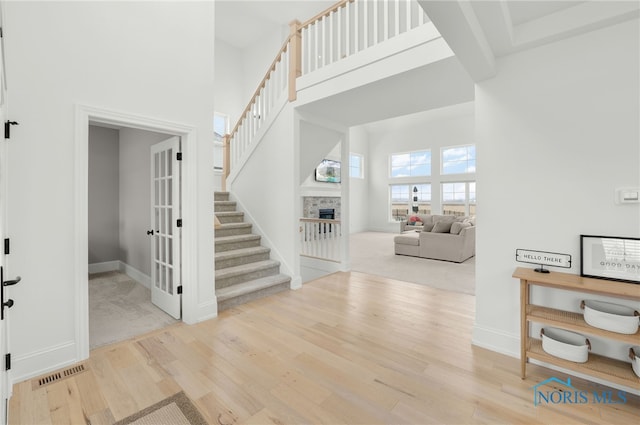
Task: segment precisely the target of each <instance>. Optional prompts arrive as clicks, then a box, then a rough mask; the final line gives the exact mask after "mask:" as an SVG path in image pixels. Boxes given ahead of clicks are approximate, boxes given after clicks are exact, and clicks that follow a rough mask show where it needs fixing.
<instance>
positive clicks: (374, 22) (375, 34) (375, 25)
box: [371, 1, 378, 46]
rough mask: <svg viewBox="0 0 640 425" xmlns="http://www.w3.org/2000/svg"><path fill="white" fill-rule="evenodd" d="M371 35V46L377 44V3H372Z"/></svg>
mask: <svg viewBox="0 0 640 425" xmlns="http://www.w3.org/2000/svg"><path fill="white" fill-rule="evenodd" d="M372 31H373V34H372V37H371V38H372V43H371V45H372V46H373V45H376V44H378V2H377V1H374V2H373V29H372Z"/></svg>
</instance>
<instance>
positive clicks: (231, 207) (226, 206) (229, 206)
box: [213, 202, 236, 212]
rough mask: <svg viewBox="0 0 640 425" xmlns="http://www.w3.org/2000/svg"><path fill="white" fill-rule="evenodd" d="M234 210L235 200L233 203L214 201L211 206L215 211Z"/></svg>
mask: <svg viewBox="0 0 640 425" xmlns="http://www.w3.org/2000/svg"><path fill="white" fill-rule="evenodd" d="M235 210H236V205H235V202H234V203H233V204H219V203H217V202H216V203H215V204H214V206H213V211H215V212H223V211H235Z"/></svg>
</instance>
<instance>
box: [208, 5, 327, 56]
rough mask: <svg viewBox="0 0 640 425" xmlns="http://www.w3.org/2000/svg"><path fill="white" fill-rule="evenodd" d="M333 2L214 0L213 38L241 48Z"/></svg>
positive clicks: (311, 14)
mask: <svg viewBox="0 0 640 425" xmlns="http://www.w3.org/2000/svg"><path fill="white" fill-rule="evenodd" d="M335 3H337V1H335V0H304V1H302V0H278V1H273V0H216V27H215V28H216V29H215V31H216V38H217V39H220V40H223V41H225V42H226V43H228V44H230V45H231V46H233V47H236V48H238V49H245V48H247V47H248V46H251V45H252V44H254V43H256V42H257V41H258V40H260V39H261V38H262V37H264V36H266V35H271V34H274V33H276V32H277V31H282V30H283V28H285V27H286V26H287V25H288V24H289V22H291V21H293V20H294V19H298V20H300V21H305V20H307V19H309V18H312V17H313V16H315V15H316V14H318V13H320V12H322V11H323V10H325V9H327V8H329V7H330V6H332V5H333V4H335ZM283 41H284V39H283ZM274 54H275V52H274Z"/></svg>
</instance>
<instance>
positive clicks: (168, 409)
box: [114, 391, 207, 425]
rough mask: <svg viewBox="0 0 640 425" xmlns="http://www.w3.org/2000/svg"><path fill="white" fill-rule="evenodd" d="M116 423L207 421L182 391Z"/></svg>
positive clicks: (189, 424) (195, 424) (193, 424)
mask: <svg viewBox="0 0 640 425" xmlns="http://www.w3.org/2000/svg"><path fill="white" fill-rule="evenodd" d="M114 425H207V421H206V420H205V419H204V418H203V417H202V415H201V414H200V412H199V411H198V409H197V408H196V406H194V405H193V403H191V400H189V397H187V396H186V395H185V393H184V392H183V391H180V392H179V393H177V394H175V395H172V396H171V397H169V398H166V399H164V400H162V401H160V402H158V403H156V404H154V405H153V406H150V407H147V408H146V409H144V410H141V411H139V412H138V413H134V414H133V415H131V416H129V417H128V418H124V419H123V420H121V421H118V422H116V423H115V424H114Z"/></svg>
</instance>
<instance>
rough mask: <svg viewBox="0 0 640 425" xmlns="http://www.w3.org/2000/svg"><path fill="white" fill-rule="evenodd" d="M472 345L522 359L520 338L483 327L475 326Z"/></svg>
mask: <svg viewBox="0 0 640 425" xmlns="http://www.w3.org/2000/svg"><path fill="white" fill-rule="evenodd" d="M471 343H472V344H473V345H476V346H478V347H481V348H486V349H487V350H491V351H495V352H497V353H500V354H504V355H507V356H510V357H515V358H520V336H519V335H514V334H510V333H507V332H504V331H500V330H497V329H492V328H486V327H483V326H478V325H474V326H473V336H472V339H471Z"/></svg>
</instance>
